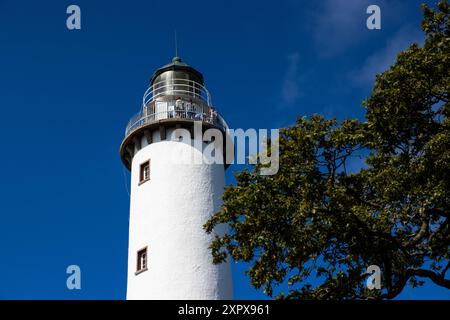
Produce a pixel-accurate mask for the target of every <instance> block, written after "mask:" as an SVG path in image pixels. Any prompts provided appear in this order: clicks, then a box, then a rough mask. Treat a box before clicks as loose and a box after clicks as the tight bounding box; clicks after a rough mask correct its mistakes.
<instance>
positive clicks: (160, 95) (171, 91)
mask: <svg viewBox="0 0 450 320" xmlns="http://www.w3.org/2000/svg"><path fill="white" fill-rule="evenodd" d="M165 119H189V120H194V121H202V122H206V123H210V124H212V125H213V126H214V127H216V128H218V129H221V130H224V131H227V130H228V125H227V123H226V122H225V120H224V119H223V118H222V116H221V115H220V114H219V113H218V112H216V111H215V110H214V108H212V107H211V95H210V94H209V91H208V90H207V89H206V88H205V86H203V85H202V84H200V83H198V82H196V81H193V80H187V79H166V80H162V81H159V82H156V83H153V84H152V85H151V86H150V87H149V88H148V89H147V90H146V91H145V93H144V96H143V98H142V109H141V111H140V112H139V113H137V114H136V115H134V116H133V117H132V118H131V120H130V121H129V122H128V125H127V127H126V129H125V137H127V136H129V135H130V134H131V133H132V132H133V131H135V130H137V129H139V128H141V127H143V126H145V125H147V124H151V123H154V122H157V121H159V120H165Z"/></svg>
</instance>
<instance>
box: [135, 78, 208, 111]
mask: <svg viewBox="0 0 450 320" xmlns="http://www.w3.org/2000/svg"><path fill="white" fill-rule="evenodd" d="M177 95H180V96H190V97H193V98H195V99H199V100H202V101H204V102H206V104H207V105H209V106H210V105H211V95H210V94H209V91H208V90H207V89H206V88H205V86H203V85H202V84H200V83H198V82H196V81H193V80H188V79H165V80H162V81H158V82H156V83H153V84H152V85H151V86H150V87H149V88H148V89H147V90H146V91H145V93H144V97H143V98H142V106H143V107H145V106H147V105H148V104H149V103H151V102H153V101H156V100H158V99H159V98H161V97H163V96H177Z"/></svg>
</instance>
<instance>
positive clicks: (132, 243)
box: [120, 57, 232, 299]
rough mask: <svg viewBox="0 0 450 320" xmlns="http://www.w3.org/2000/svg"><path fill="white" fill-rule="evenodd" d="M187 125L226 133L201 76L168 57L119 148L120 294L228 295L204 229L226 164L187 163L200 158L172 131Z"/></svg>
mask: <svg viewBox="0 0 450 320" xmlns="http://www.w3.org/2000/svg"><path fill="white" fill-rule="evenodd" d="M194 124H195V125H196V126H197V128H198V126H199V125H200V128H201V129H202V132H204V131H205V130H207V129H209V128H216V129H219V130H220V131H221V132H223V133H224V134H225V133H226V130H227V125H226V123H225V121H224V120H223V118H222V117H221V116H220V115H219V114H218V113H217V112H216V111H215V109H214V108H213V107H212V104H211V97H210V94H209V92H208V91H207V89H206V88H205V86H204V81H203V75H202V74H201V73H200V72H198V71H197V70H195V69H194V68H192V67H191V66H189V65H187V64H185V63H183V62H182V61H181V59H180V58H179V57H175V58H173V60H172V63H170V64H168V65H166V66H164V67H162V68H160V69H158V70H157V71H156V72H155V73H154V75H153V76H152V78H151V80H150V87H149V89H148V90H147V91H146V92H145V94H144V98H143V105H142V110H141V111H140V112H139V114H137V115H136V116H135V117H133V118H132V119H131V120H130V122H129V124H128V126H127V128H126V134H125V138H124V140H123V142H122V144H121V147H120V155H121V158H122V161H123V163H124V164H125V166H126V167H127V168H128V169H129V170H131V198H130V227H129V249H128V285H127V299H232V286H231V273H230V267H229V264H228V263H223V264H219V265H215V264H213V262H212V256H211V252H210V250H209V249H208V246H209V244H210V243H211V240H212V239H213V237H214V234H206V232H205V231H204V230H203V225H204V223H205V222H206V221H207V220H208V218H210V217H211V215H212V214H213V213H215V212H217V211H218V210H219V208H220V205H221V196H222V193H223V190H224V186H225V178H224V171H225V168H226V167H225V165H224V164H220V163H219V164H218V163H210V162H208V161H201V162H200V163H199V162H194V161H193V160H192V154H197V156H198V155H199V154H200V157H203V156H202V155H201V150H199V149H198V148H195V146H194V145H195V143H194V140H193V139H189V140H190V141H185V139H183V141H181V139H179V137H176V138H174V135H173V133H174V130H176V129H180V128H181V129H187V130H188V132H190V133H191V134H192V133H193V131H194ZM192 138H193V134H192ZM201 145H203V146H204V145H206V142H201ZM222 152H224V149H222ZM174 158H177V160H178V161H174ZM223 228H225V226H223ZM222 232H224V230H215V233H216V234H217V233H222Z"/></svg>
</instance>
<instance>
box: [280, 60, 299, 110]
mask: <svg viewBox="0 0 450 320" xmlns="http://www.w3.org/2000/svg"><path fill="white" fill-rule="evenodd" d="M287 59H288V67H287V69H286V73H285V75H284V78H283V81H282V87H281V100H282V102H283V104H285V105H292V104H293V103H294V102H296V101H297V99H298V98H299V97H300V88H299V83H298V81H299V78H300V73H299V63H300V54H299V53H298V52H295V53H292V54H290V55H289V56H288V57H287Z"/></svg>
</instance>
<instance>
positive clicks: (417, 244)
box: [205, 1, 450, 299]
mask: <svg viewBox="0 0 450 320" xmlns="http://www.w3.org/2000/svg"><path fill="white" fill-rule="evenodd" d="M423 10H424V20H423V23H422V26H423V30H424V31H425V33H426V41H425V44H424V46H423V48H422V47H419V46H418V45H416V44H413V45H411V46H410V47H409V49H407V50H406V51H404V52H402V53H400V54H399V55H398V57H397V61H396V63H395V64H394V65H393V66H392V67H391V68H390V69H389V70H387V71H386V72H384V73H383V74H381V75H379V76H377V79H376V83H375V86H374V89H373V92H372V95H371V97H370V98H369V99H368V100H367V101H364V106H365V108H366V118H367V121H365V122H362V121H358V120H346V121H344V122H342V123H338V122H337V121H336V120H335V119H332V120H326V119H324V118H323V117H321V116H318V115H315V116H312V117H311V118H299V119H297V121H296V124H295V125H294V126H291V127H288V128H285V129H282V130H281V132H280V140H279V143H280V170H279V172H278V173H277V174H276V175H273V176H261V175H258V172H259V168H258V167H259V165H257V166H255V167H254V168H253V169H252V170H244V171H242V172H240V173H239V174H238V175H237V177H236V181H237V183H236V185H235V186H229V187H228V188H227V190H226V192H225V194H224V197H223V200H224V204H223V206H222V208H221V210H220V211H219V212H217V213H216V214H215V215H214V216H213V217H212V218H211V219H210V220H209V221H208V222H207V223H206V224H205V229H206V231H207V232H212V231H213V229H214V227H215V226H216V225H217V224H220V223H228V224H229V226H230V231H229V233H227V234H226V235H224V236H222V237H216V239H215V240H214V241H213V243H212V244H211V250H212V254H213V257H214V261H215V262H216V263H220V262H222V261H223V260H224V259H226V258H227V256H228V255H229V256H231V257H232V258H233V259H234V260H237V261H245V262H250V265H251V266H250V268H249V270H248V274H249V276H250V279H251V283H252V285H253V286H255V287H256V288H263V289H264V290H265V292H266V293H267V294H268V295H269V296H273V295H274V289H275V288H276V286H277V285H279V284H282V283H288V285H289V287H290V290H289V292H282V293H280V294H279V295H278V298H288V299H289V298H295V299H368V298H376V299H381V298H393V297H395V296H397V295H398V294H399V293H400V292H401V291H402V290H403V288H404V286H405V285H406V284H407V282H408V281H409V282H410V283H411V284H412V285H413V286H420V285H422V284H423V281H421V280H423V278H428V279H431V280H432V281H433V282H434V283H436V284H438V285H440V286H443V287H446V288H450V280H449V279H446V278H445V276H446V272H447V270H448V269H449V266H450V264H449V244H450V234H449V212H450V120H449V114H450V105H449V91H450V90H449V89H450V19H449V18H450V14H449V11H450V10H449V4H448V2H447V1H441V2H440V3H439V5H438V9H437V10H435V11H434V10H432V9H430V8H428V7H426V6H423ZM360 159H361V160H360ZM362 159H364V160H365V168H364V169H361V170H359V171H357V172H352V171H351V170H349V169H351V166H352V163H353V164H354V163H355V161H356V162H358V161H362ZM370 265H378V266H380V268H381V270H382V289H381V290H368V289H367V288H366V283H365V279H366V278H367V274H366V269H367V267H368V266H370ZM418 278H421V280H419V279H418ZM311 281H314V285H313V284H312V283H311ZM317 282H319V284H317Z"/></svg>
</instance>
